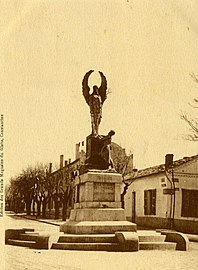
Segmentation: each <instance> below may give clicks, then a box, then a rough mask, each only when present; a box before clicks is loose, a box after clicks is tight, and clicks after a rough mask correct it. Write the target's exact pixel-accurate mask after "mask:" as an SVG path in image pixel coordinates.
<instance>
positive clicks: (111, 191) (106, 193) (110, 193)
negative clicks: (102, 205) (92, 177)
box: [93, 182, 115, 202]
mask: <svg viewBox="0 0 198 270" xmlns="http://www.w3.org/2000/svg"><path fill="white" fill-rule="evenodd" d="M93 200H94V201H95V202H99V201H100V202H114V201H115V184H114V183H97V182H96V183H94V193H93Z"/></svg>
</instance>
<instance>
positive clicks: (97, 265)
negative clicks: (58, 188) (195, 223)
mask: <svg viewBox="0 0 198 270" xmlns="http://www.w3.org/2000/svg"><path fill="white" fill-rule="evenodd" d="M4 224H5V229H7V228H22V227H26V228H34V229H35V230H38V231H40V232H41V231H42V232H46V233H50V235H52V237H53V239H55V238H56V237H57V236H58V231H59V228H58V226H54V225H49V224H45V223H40V222H37V221H32V220H27V219H22V218H18V217H12V216H5V217H4ZM1 250H2V251H3V252H4V253H3V252H2V253H3V257H4V258H5V268H1V269H5V270H9V269H14V270H25V269H27V270H29V269H31V270H32V269H33V270H41V269H47V270H51V269H53V270H62V269H68V270H85V269H86V270H95V269H96V270H100V269H101V270H106V269H110V268H112V269H118V270H119V269H120V270H121V269H122V270H128V269H134V268H136V269H138V270H141V269H156V270H158V269H167V270H168V269H183V270H186V269H198V260H197V255H198V243H191V244H190V250H189V251H188V252H183V251H139V252H134V253H133V252H94V251H61V250H34V249H28V248H23V247H16V246H9V245H6V246H4V249H1ZM1 258H2V257H1ZM1 263H3V261H1Z"/></svg>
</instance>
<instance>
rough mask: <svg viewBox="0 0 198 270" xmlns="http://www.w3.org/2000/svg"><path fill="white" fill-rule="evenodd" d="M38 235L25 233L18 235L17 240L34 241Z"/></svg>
mask: <svg viewBox="0 0 198 270" xmlns="http://www.w3.org/2000/svg"><path fill="white" fill-rule="evenodd" d="M38 235H39V234H38V233H34V234H29V233H28V234H27V233H23V234H20V235H19V240H24V241H36V239H37V237H38Z"/></svg>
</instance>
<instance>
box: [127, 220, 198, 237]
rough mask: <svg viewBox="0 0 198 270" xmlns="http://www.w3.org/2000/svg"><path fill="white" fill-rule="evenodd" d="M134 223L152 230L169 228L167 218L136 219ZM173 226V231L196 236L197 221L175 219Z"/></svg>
mask: <svg viewBox="0 0 198 270" xmlns="http://www.w3.org/2000/svg"><path fill="white" fill-rule="evenodd" d="M127 220H128V221H131V217H127ZM135 223H136V224H137V225H138V227H150V228H154V229H161V228H163V229H164V228H166V229H168V228H170V220H169V219H167V218H160V217H149V216H147V217H136V219H135ZM174 225H175V226H174V229H175V230H177V231H179V232H184V233H195V234H198V221H193V220H183V219H175V220H174Z"/></svg>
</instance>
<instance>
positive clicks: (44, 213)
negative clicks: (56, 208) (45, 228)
mask: <svg viewBox="0 0 198 270" xmlns="http://www.w3.org/2000/svg"><path fill="white" fill-rule="evenodd" d="M46 206H47V203H46V200H44V201H43V203H42V218H46Z"/></svg>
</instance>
